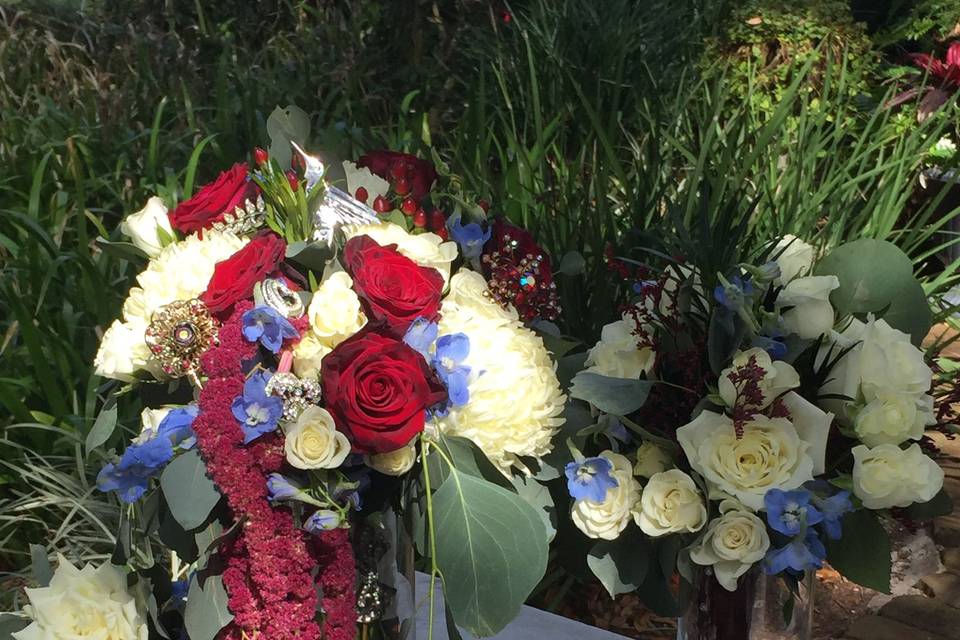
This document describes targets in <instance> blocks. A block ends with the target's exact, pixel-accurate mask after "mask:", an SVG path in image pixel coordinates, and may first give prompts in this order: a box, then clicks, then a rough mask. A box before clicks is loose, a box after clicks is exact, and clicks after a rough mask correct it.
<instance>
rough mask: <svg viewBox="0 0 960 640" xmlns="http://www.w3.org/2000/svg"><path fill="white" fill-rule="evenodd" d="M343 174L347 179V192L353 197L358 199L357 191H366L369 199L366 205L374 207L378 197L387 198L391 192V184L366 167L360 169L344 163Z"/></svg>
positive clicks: (352, 164)
mask: <svg viewBox="0 0 960 640" xmlns="http://www.w3.org/2000/svg"><path fill="white" fill-rule="evenodd" d="M343 173H344V175H345V176H346V177H347V191H348V192H349V193H350V195H351V196H353V197H355V198H356V197H357V190H358V189H361V188H362V189H364V190H365V191H366V192H367V199H366V200H365V201H364V204H366V205H369V206H371V207H372V206H373V201H374V200H376V199H377V196H385V195H387V192H388V191H389V190H390V183H389V182H387V181H386V180H384V179H383V178H381V177H380V176H378V175H377V174H375V173H373V172H372V171H370V169H368V168H366V167H358V166H357V165H356V164H354V163H353V162H350V161H347V162H344V163H343Z"/></svg>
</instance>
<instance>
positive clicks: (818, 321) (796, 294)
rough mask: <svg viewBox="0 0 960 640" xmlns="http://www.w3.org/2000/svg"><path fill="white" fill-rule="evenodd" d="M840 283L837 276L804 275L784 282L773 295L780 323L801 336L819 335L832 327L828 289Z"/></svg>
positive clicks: (810, 337)
mask: <svg viewBox="0 0 960 640" xmlns="http://www.w3.org/2000/svg"><path fill="white" fill-rule="evenodd" d="M839 286H840V280H839V279H838V278H837V276H807V277H805V278H796V279H794V280H791V281H790V282H789V283H787V286H785V287H784V288H783V289H782V290H781V291H780V294H779V295H778V296H777V306H778V307H779V308H787V309H786V311H783V312H782V317H783V325H784V327H785V328H786V329H787V331H789V332H790V333H795V334H797V335H798V336H800V337H801V338H803V339H805V340H813V339H815V338H819V337H820V336H821V335H823V334H824V333H830V331H831V329H833V323H834V320H835V318H834V311H833V305H831V304H830V292H831V291H833V290H834V289H836V288H838V287H839Z"/></svg>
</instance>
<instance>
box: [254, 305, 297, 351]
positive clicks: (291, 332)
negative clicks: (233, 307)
mask: <svg viewBox="0 0 960 640" xmlns="http://www.w3.org/2000/svg"><path fill="white" fill-rule="evenodd" d="M298 335H300V334H298V333H297V330H296V329H295V328H294V327H293V325H292V324H290V321H289V320H287V319H286V318H285V317H284V316H283V315H281V314H280V312H279V311H277V310H276V309H274V308H273V307H266V306H262V307H255V308H253V309H250V310H249V311H247V312H246V313H244V314H243V337H244V338H246V339H247V340H248V341H250V342H258V341H259V342H260V344H262V345H263V346H264V347H266V348H267V350H268V351H270V353H278V352H279V351H280V347H282V346H283V341H284V340H285V339H288V338H296V337H297V336H298Z"/></svg>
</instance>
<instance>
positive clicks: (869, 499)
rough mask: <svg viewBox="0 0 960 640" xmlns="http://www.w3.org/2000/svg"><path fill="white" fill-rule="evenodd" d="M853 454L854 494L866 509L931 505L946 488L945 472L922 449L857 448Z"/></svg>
mask: <svg viewBox="0 0 960 640" xmlns="http://www.w3.org/2000/svg"><path fill="white" fill-rule="evenodd" d="M851 452H852V453H853V493H854V494H855V495H856V496H857V497H858V498H860V500H862V501H863V506H864V507H866V508H867V509H888V508H890V507H908V506H910V505H911V504H913V503H915V502H928V501H929V500H931V499H932V498H933V496H935V495H937V492H938V491H940V489H941V488H942V487H943V469H941V468H940V465H938V464H937V463H936V462H934V461H933V460H931V459H930V458H928V457H927V456H925V455H923V452H922V451H921V450H920V445H918V444H912V445H910V446H909V447H907V448H906V449H901V448H900V447H898V446H897V445H894V444H881V445H878V446H876V447H873V448H867V447H866V446H865V445H862V444H861V445H857V446H856V447H854V448H853V449H852V450H851Z"/></svg>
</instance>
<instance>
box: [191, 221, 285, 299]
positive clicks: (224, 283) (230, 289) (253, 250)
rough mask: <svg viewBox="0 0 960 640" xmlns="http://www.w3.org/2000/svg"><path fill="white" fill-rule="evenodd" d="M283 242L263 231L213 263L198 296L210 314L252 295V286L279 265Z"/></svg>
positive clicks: (278, 237)
mask: <svg viewBox="0 0 960 640" xmlns="http://www.w3.org/2000/svg"><path fill="white" fill-rule="evenodd" d="M286 251H287V243H285V242H284V241H283V239H282V238H280V236H277V235H275V234H273V233H270V232H264V233H261V234H260V235H258V236H257V237H256V238H254V239H253V240H251V241H250V242H249V243H248V244H247V245H246V246H245V247H243V248H242V249H240V250H239V251H237V252H236V253H235V254H233V255H232V256H230V257H229V258H227V259H226V260H223V261H221V262H218V263H217V266H216V267H214V270H213V276H212V277H211V278H210V283H209V284H208V285H207V290H206V291H205V292H204V293H203V295H202V296H200V299H201V300H203V302H204V303H205V304H206V305H207V307H208V308H209V309H210V311H211V312H213V313H221V312H223V311H225V310H227V309H230V308H232V307H233V305H234V304H236V303H237V302H239V301H241V300H245V299H247V298H249V297H251V296H252V295H253V285H255V284H256V283H258V282H260V281H261V280H263V279H264V278H265V277H267V276H268V275H269V274H271V273H273V272H274V271H276V270H277V268H278V267H279V266H280V262H281V261H282V260H283V257H284V255H285V254H286Z"/></svg>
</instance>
